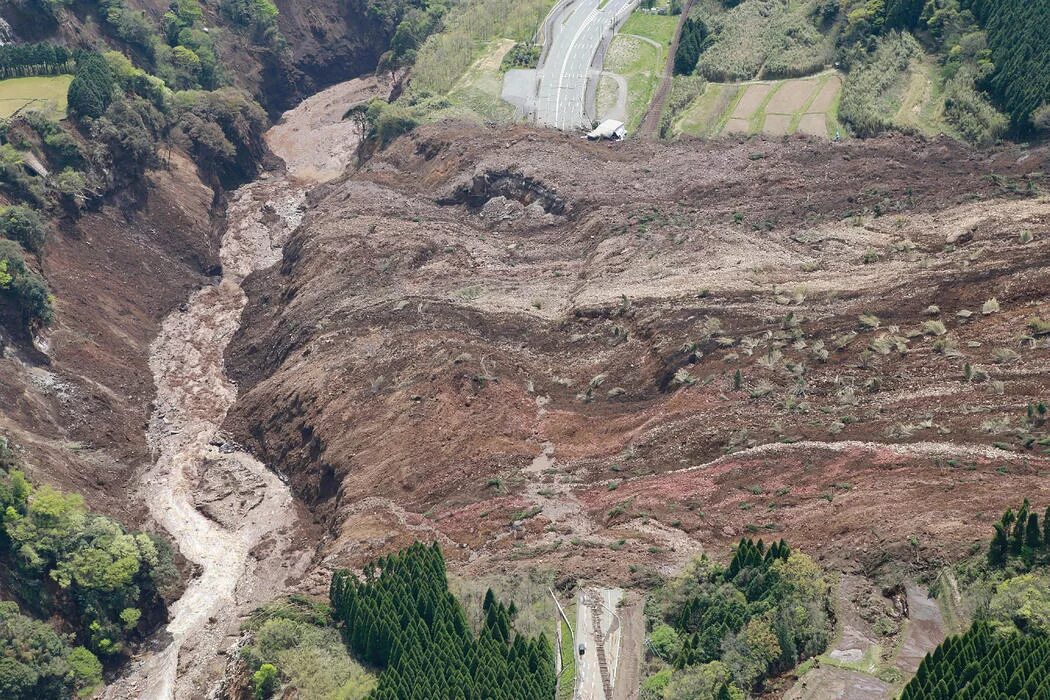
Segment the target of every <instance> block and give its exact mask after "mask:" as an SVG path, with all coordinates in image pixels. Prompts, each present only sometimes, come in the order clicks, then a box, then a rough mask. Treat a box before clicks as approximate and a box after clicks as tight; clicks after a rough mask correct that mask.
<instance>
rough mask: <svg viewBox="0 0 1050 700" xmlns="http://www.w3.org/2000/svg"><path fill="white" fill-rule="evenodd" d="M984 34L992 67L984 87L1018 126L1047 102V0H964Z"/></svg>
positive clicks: (1049, 59)
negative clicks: (967, 0)
mask: <svg viewBox="0 0 1050 700" xmlns="http://www.w3.org/2000/svg"><path fill="white" fill-rule="evenodd" d="M963 5H964V6H967V7H969V9H970V10H972V11H973V13H974V15H975V16H976V17H977V20H978V21H979V22H980V23H981V26H982V27H984V29H985V31H986V32H987V35H988V48H989V49H990V51H991V59H992V64H994V69H993V70H992V72H991V74H990V75H989V76H988V77H987V79H985V80H984V81H983V87H984V88H985V89H987V90H988V92H990V93H991V94H992V95H994V96H995V98H996V100H997V101H998V102H999V103H1000V104H1001V105H1002V107H1003V110H1004V111H1005V112H1006V113H1007V114H1008V115H1009V116H1010V121H1011V122H1012V123H1013V125H1014V126H1015V127H1017V128H1019V129H1022V130H1027V129H1029V128H1030V127H1031V118H1032V113H1033V112H1035V111H1036V110H1037V109H1039V108H1040V107H1046V106H1047V105H1050V0H969V2H964V3H963Z"/></svg>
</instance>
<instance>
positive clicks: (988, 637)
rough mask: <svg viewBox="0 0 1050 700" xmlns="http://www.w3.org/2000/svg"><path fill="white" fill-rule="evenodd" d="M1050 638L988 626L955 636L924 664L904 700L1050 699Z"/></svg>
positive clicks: (985, 624)
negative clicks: (1049, 670)
mask: <svg viewBox="0 0 1050 700" xmlns="http://www.w3.org/2000/svg"><path fill="white" fill-rule="evenodd" d="M1048 669H1050V637H1047V636H1046V635H1045V634H1024V633H1022V632H1021V631H1020V630H1017V629H1016V628H1014V629H1013V630H1012V631H1008V632H1001V631H997V630H996V629H994V628H993V627H992V626H991V625H989V624H988V623H985V622H977V623H975V624H974V625H973V626H972V627H971V628H970V629H969V631H967V632H966V634H963V635H961V636H954V637H949V638H948V639H946V640H945V641H944V643H942V644H941V645H940V646H938V647H937V649H936V650H935V651H934V652H933V653H932V654H928V655H927V656H926V657H925V658H924V659H923V660H922V663H921V664H919V669H918V671H917V672H916V674H915V677H914V678H913V679H912V680H911V682H909V683H908V685H907V686H905V688H904V692H903V693H902V694H901V700H941V698H951V699H952V700H977V699H978V698H1002V697H1009V698H1018V699H1024V698H1031V699H1033V700H1034V699H1035V698H1048V697H1050V672H1048Z"/></svg>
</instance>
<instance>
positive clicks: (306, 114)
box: [107, 80, 375, 700]
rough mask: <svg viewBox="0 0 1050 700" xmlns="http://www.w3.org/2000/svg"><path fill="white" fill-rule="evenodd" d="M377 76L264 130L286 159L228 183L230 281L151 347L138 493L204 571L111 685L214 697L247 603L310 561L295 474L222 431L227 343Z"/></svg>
mask: <svg viewBox="0 0 1050 700" xmlns="http://www.w3.org/2000/svg"><path fill="white" fill-rule="evenodd" d="M374 89H375V86H374V83H372V82H371V81H361V80H358V81H350V82H349V83H343V84H340V85H337V86H335V87H333V88H330V89H328V90H325V91H324V92H321V93H318V94H317V95H314V96H313V97H311V98H309V99H308V100H306V101H305V102H303V103H302V104H301V105H299V107H297V108H296V109H294V110H291V111H290V112H288V113H286V114H285V115H284V117H283V119H282V121H281V123H280V124H279V125H277V126H275V127H274V128H273V129H271V130H270V132H269V133H268V134H267V140H268V142H269V143H270V145H271V148H272V149H273V150H274V152H275V153H276V154H277V155H278V156H280V157H282V158H283V159H284V160H285V163H286V165H287V168H286V172H285V173H283V174H277V173H271V174H268V175H264V176H263V177H262V178H261V179H259V180H257V181H255V182H252V183H250V184H247V185H245V186H244V187H241V188H240V189H239V190H237V191H236V192H235V193H234V194H233V195H232V196H231V198H230V202H229V205H228V208H227V228H226V232H225V233H224V235H223V238H222V245H221V250H220V258H221V261H222V278H221V280H219V282H218V283H217V284H215V285H213V286H209V287H205V288H203V289H201V290H199V291H197V292H195V293H194V294H193V296H191V297H190V299H189V302H188V304H187V305H186V306H184V307H183V309H182V310H176V311H174V312H172V313H171V314H170V315H169V316H168V317H167V318H166V319H165V320H164V323H163V326H162V328H161V331H160V334H159V335H158V337H157V338H156V340H154V342H153V344H152V345H151V347H150V369H151V370H152V372H153V379H154V383H155V384H156V387H157V398H156V403H155V408H154V412H153V415H152V417H151V419H150V424H149V436H148V437H149V441H150V445H151V447H152V449H153V454H154V457H155V462H154V464H153V466H152V467H151V468H150V469H148V470H147V471H146V472H145V474H144V475H143V478H142V482H141V484H140V487H141V497H142V498H143V499H144V501H145V502H146V504H147V505H148V507H149V511H150V514H151V515H152V517H153V518H154V520H156V522H157V523H158V524H159V525H160V526H161V527H163V528H164V529H165V530H167V531H168V533H170V535H171V536H172V537H173V538H174V539H175V542H176V544H177V546H178V547H179V549H180V550H181V552H182V554H183V555H184V556H186V557H187V558H188V559H189V560H190V561H192V562H194V564H196V565H197V566H198V567H199V575H198V576H197V577H196V578H195V579H194V580H193V581H191V582H190V584H189V586H188V587H187V588H186V591H185V593H184V594H183V596H182V597H181V598H180V599H179V600H178V601H177V602H176V603H175V604H174V605H173V606H172V608H171V615H170V622H169V624H168V626H167V630H166V634H162V635H161V639H159V640H158V642H157V644H156V645H155V647H156V648H155V650H154V652H152V653H150V654H148V655H146V656H144V657H143V658H142V659H140V660H138V661H136V662H135V663H134V664H133V665H132V666H131V667H130V669H129V672H128V673H127V675H126V676H124V677H123V678H122V679H120V680H119V681H117V682H116V683H114V684H113V685H111V686H110V687H109V688H108V691H107V697H110V698H157V699H162V700H168V699H170V698H191V697H192V698H199V697H206V696H207V695H209V694H210V691H211V690H213V689H211V688H208V685H209V683H210V682H211V681H212V680H213V679H214V674H215V671H216V670H217V668H221V667H222V665H223V661H222V656H220V655H219V652H220V651H221V650H222V649H223V648H224V647H225V646H226V645H228V643H229V641H230V640H229V639H227V635H228V634H230V633H234V632H236V625H237V623H238V622H239V618H240V616H241V615H243V614H245V613H247V612H248V611H250V610H251V609H252V608H254V607H256V606H257V605H258V604H260V603H262V602H264V601H265V600H267V599H269V598H271V597H273V596H274V595H277V594H279V593H281V592H282V590H283V589H284V586H285V581H286V580H288V579H289V577H292V576H300V575H302V574H303V573H304V572H305V569H306V567H307V566H308V565H309V562H310V558H311V554H312V552H311V551H308V550H307V549H304V548H302V547H297V546H296V545H295V544H294V543H293V535H294V532H295V526H296V508H295V502H294V500H293V498H292V495H291V492H290V491H289V489H288V487H287V486H286V485H285V484H284V483H283V482H282V481H281V480H280V479H279V478H278V477H277V475H276V474H274V473H273V472H271V471H270V470H269V469H267V468H266V466H265V465H263V464H262V463H260V462H259V461H258V460H256V459H255V458H253V457H252V456H251V455H249V454H247V453H245V452H243V451H240V450H238V449H236V448H235V447H233V446H230V445H227V444H225V443H223V441H222V439H221V438H220V436H219V427H220V426H221V425H222V422H223V420H224V419H225V418H226V413H227V411H229V409H230V406H232V405H233V402H234V401H235V399H236V397H237V387H236V386H234V385H233V383H232V382H231V381H230V380H229V379H228V378H227V376H226V371H225V366H224V361H223V354H224V352H225V350H226V346H227V344H228V343H229V341H230V339H231V338H232V337H233V334H234V333H235V332H236V330H237V327H238V325H239V323H240V317H241V312H242V311H243V310H244V307H245V304H246V303H247V298H246V297H245V294H244V292H243V291H242V289H241V283H242V282H243V280H244V279H245V277H247V276H248V275H249V274H251V273H252V272H254V271H256V270H263V269H266V268H267V267H269V266H271V265H273V264H274V263H276V262H278V261H279V260H280V257H281V248H282V246H283V245H284V242H285V241H286V240H287V239H288V237H289V236H290V235H291V233H292V232H293V231H294V230H295V229H296V227H298V225H299V223H300V222H301V221H302V217H303V210H304V203H305V198H306V192H307V190H308V189H309V188H310V187H311V186H312V185H315V184H317V183H319V182H322V181H324V180H327V179H331V178H332V177H335V176H337V175H338V174H340V173H341V172H342V169H343V167H344V166H345V165H346V164H347V163H348V162H349V161H350V159H351V158H352V155H353V151H354V147H355V146H356V138H357V137H356V134H355V133H354V128H353V126H352V125H351V124H350V123H347V122H342V121H341V117H342V115H343V112H344V111H345V109H346V108H347V106H348V105H349V104H350V103H351V102H352V101H353V100H354V99H358V98H359V97H360V96H362V94H367V93H370V92H372V91H373V90H374Z"/></svg>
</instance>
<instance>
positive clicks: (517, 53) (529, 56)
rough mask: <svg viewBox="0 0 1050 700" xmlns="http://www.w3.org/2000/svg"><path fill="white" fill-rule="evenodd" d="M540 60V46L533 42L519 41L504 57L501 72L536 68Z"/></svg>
mask: <svg viewBox="0 0 1050 700" xmlns="http://www.w3.org/2000/svg"><path fill="white" fill-rule="evenodd" d="M539 60H540V46H539V44H534V43H532V42H531V41H519V42H518V43H517V44H514V47H513V48H512V49H511V50H510V51H508V52H507V53H506V55H505V56H504V57H503V62H502V64H500V70H504V71H506V70H510V69H511V68H535V67H536V65H537V64H538V63H539Z"/></svg>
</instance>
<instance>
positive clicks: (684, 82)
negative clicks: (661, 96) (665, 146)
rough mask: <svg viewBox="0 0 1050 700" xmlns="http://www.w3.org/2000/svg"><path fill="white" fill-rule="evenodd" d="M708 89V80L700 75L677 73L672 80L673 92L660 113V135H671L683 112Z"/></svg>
mask: <svg viewBox="0 0 1050 700" xmlns="http://www.w3.org/2000/svg"><path fill="white" fill-rule="evenodd" d="M706 89H707V81H706V80H704V79H703V78H701V77H700V76H699V75H676V76H675V77H674V78H673V79H672V82H671V94H670V95H668V97H667V104H665V105H664V111H663V113H662V114H661V115H660V136H662V137H669V136H671V134H672V133H673V131H674V125H675V122H676V121H678V118H679V117H680V116H681V114H682V112H683V111H684V110H685V109H686V108H688V107H689V105H691V104H692V103H693V101H694V100H696V98H697V97H699V96H700V95H702V94H703V93H704V90H706Z"/></svg>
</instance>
